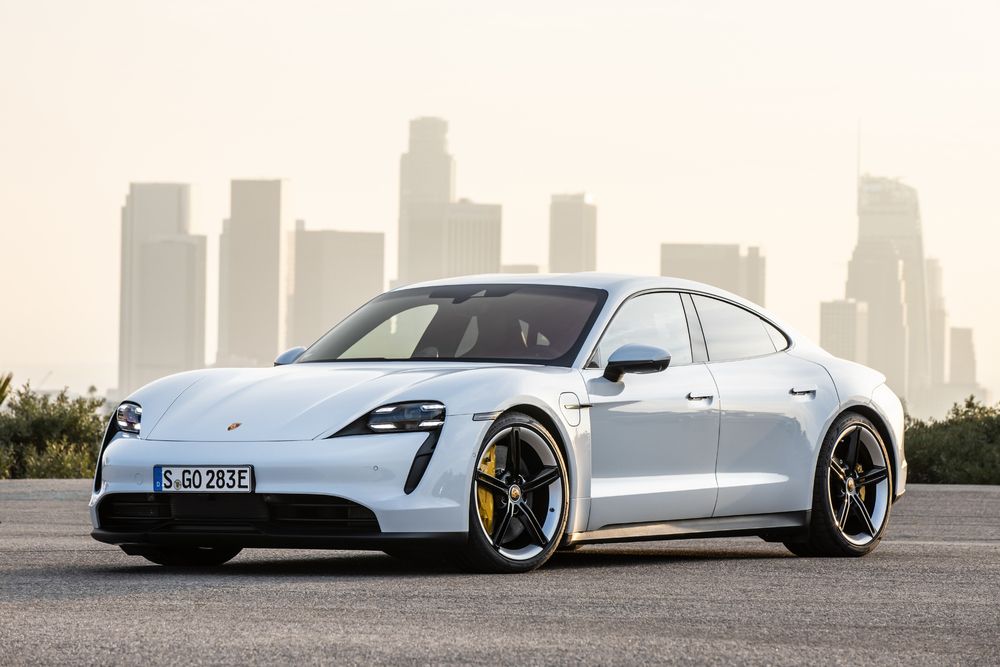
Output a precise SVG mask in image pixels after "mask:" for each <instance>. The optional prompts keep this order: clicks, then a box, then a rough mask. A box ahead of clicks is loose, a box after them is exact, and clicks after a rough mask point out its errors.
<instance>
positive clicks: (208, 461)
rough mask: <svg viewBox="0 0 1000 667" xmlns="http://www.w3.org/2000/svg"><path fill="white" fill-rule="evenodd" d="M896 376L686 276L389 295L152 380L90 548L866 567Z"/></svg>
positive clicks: (103, 485) (894, 494)
mask: <svg viewBox="0 0 1000 667" xmlns="http://www.w3.org/2000/svg"><path fill="white" fill-rule="evenodd" d="M905 483H906V460H905V457H904V452H903V409H902V406H901V404H900V401H899V400H898V398H897V397H896V396H895V394H894V393H893V392H892V391H891V390H890V389H889V387H888V386H886V384H885V377H884V376H883V375H882V374H880V373H878V372H876V371H874V370H871V369H869V368H866V367H864V366H861V365H858V364H855V363H852V362H850V361H846V360H843V359H838V358H835V357H833V356H831V355H830V354H828V353H827V352H825V351H823V350H822V349H821V348H819V347H818V346H817V345H815V344H814V343H812V342H810V341H809V340H808V339H806V338H805V337H803V336H801V335H800V334H798V333H796V332H795V331H794V330H793V329H792V327H790V326H788V325H787V324H785V323H784V322H782V321H781V320H780V319H779V318H778V317H776V316H775V315H773V314H771V313H769V312H767V311H765V310H764V309H762V308H760V307H758V306H756V305H754V304H753V303H750V302H748V301H746V300H744V299H742V298H740V297H738V296H735V295H733V294H730V293H727V292H725V291H722V290H719V289H716V288H713V287H710V286H708V285H703V284H700V283H694V282H689V281H684V280H679V279H672V278H644V277H634V276H620V275H608V274H594V273H588V274H567V275H552V276H538V275H535V276H509V275H505V276H482V277H466V278H463V279H455V280H443V281H435V282H429V283H422V284H418V285H413V286H408V287H405V288H400V289H395V290H392V291H389V292H386V293H385V294H382V295H381V296H378V297H376V298H375V299H373V300H372V301H370V302H368V303H367V304H365V305H364V306H362V307H361V308H359V309H358V310H357V311H355V312H354V313H353V314H351V315H350V316H348V317H347V318H346V319H344V321H342V322H341V323H340V324H338V325H336V326H335V327H334V328H333V329H331V330H330V331H329V332H328V333H327V334H326V335H324V336H323V337H322V338H320V339H319V340H318V341H316V342H315V343H314V344H313V345H312V346H311V347H309V348H308V349H306V348H295V349H292V350H289V351H288V352H286V353H284V354H282V355H281V356H279V357H278V359H277V360H276V361H275V365H274V367H269V368H213V369H206V370H199V371H192V372H188V373H181V374H178V375H172V376H169V377H165V378H163V379H160V380H157V381H156V382H153V383H151V384H149V385H147V386H145V387H143V388H142V389H139V390H138V391H136V392H135V393H134V394H132V395H131V396H129V397H128V399H127V400H125V401H124V402H123V403H121V405H120V406H118V407H117V409H116V410H115V412H114V414H113V415H112V416H111V419H110V422H109V424H108V427H107V432H106V435H105V437H104V440H103V443H102V447H101V452H100V456H99V459H98V465H97V471H96V475H95V479H94V488H93V495H92V497H91V500H90V512H91V519H92V522H93V527H94V530H93V537H94V538H96V539H98V540H100V541H102V542H107V543H111V544H117V545H120V546H121V548H122V549H123V550H124V551H125V552H126V553H128V554H133V555H139V556H144V557H146V558H147V559H149V560H151V561H153V562H155V563H159V564H163V565H174V566H183V565H202V566H208V565H218V564H222V563H224V562H226V561H227V560H229V559H231V558H232V557H234V556H235V555H236V554H237V553H238V552H239V551H240V550H241V549H245V548H255V547H259V548H325V549H375V550H382V551H386V552H388V553H390V554H393V555H399V556H403V557H408V556H409V557H421V556H424V557H426V556H433V557H447V558H448V559H449V560H450V561H451V562H455V563H458V564H459V565H461V566H463V567H465V568H469V569H473V570H477V571H487V572H522V571H527V570H531V569H533V568H536V567H538V566H540V565H542V564H543V563H545V562H546V560H548V559H549V557H550V556H552V554H553V553H554V552H555V551H557V550H559V549H567V548H573V547H574V546H576V545H584V544H589V543H597V542H617V541H631V540H661V539H672V538H682V537H707V536H731V535H756V536H760V537H762V538H763V539H765V540H768V541H777V542H783V543H784V544H785V545H786V546H787V547H788V549H790V550H791V551H792V552H793V553H795V554H797V555H803V556H828V557H834V556H862V555H864V554H866V553H868V552H870V551H871V550H872V549H874V548H875V547H876V545H877V544H878V543H879V540H880V539H881V537H882V536H883V534H884V533H885V530H886V527H887V525H888V521H889V514H890V511H891V509H892V505H893V503H894V502H895V501H896V500H897V499H898V498H899V497H900V496H901V495H902V494H903V492H904V490H905Z"/></svg>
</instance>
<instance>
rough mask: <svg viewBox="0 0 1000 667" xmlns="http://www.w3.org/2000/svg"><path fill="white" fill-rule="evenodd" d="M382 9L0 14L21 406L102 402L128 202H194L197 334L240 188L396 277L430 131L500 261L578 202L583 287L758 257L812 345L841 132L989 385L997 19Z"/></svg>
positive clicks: (13, 361) (832, 221) (4, 346)
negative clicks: (67, 400)
mask: <svg viewBox="0 0 1000 667" xmlns="http://www.w3.org/2000/svg"><path fill="white" fill-rule="evenodd" d="M393 11H395V12H396V13H397V15H398V17H399V19H400V21H399V23H398V24H394V25H393V26H388V25H386V24H385V22H384V21H383V20H382V19H381V18H380V17H379V16H377V15H376V12H374V10H373V9H369V8H358V10H357V11H356V12H353V13H351V14H347V13H345V12H338V11H336V10H334V9H328V8H325V7H318V6H317V7H308V8H305V7H303V8H300V9H299V10H297V11H296V12H294V14H295V16H291V15H288V16H285V15H284V13H282V12H277V11H267V10H266V8H264V7H263V6H253V7H247V8H246V9H245V11H241V12H232V11H228V10H226V9H225V8H223V7H221V6H201V7H199V8H198V9H197V11H195V10H194V6H193V5H185V4H183V3H176V4H172V5H170V6H169V7H168V6H165V5H164V6H152V5H148V4H143V3H139V4H134V5H129V6H128V7H124V6H123V5H120V4H113V3H95V4H93V5H91V6H89V7H87V8H83V7H77V6H74V5H72V4H67V5H66V6H65V7H63V9H62V10H61V11H60V12H57V13H55V14H53V13H52V12H46V11H43V10H42V8H40V7H36V6H33V5H30V4H24V5H18V6H15V5H11V4H5V5H4V6H3V8H2V9H0V12H2V13H3V14H2V18H3V21H0V31H2V33H3V34H2V37H3V39H0V51H2V55H3V56H4V57H5V60H6V61H7V62H21V63H24V66H23V67H17V68H5V69H4V71H3V72H2V73H0V78H2V83H3V84H4V86H3V90H5V95H6V96H9V97H8V99H10V100H16V103H11V104H6V105H3V106H2V110H0V114H2V121H3V122H2V123H0V133H2V135H3V136H2V143H3V146H4V151H3V155H2V157H0V171H2V174H0V175H2V178H0V202H2V209H0V211H2V215H3V223H2V224H0V260H2V262H3V264H4V266H5V267H7V269H8V271H9V272H10V273H11V274H13V275H23V276H30V277H31V281H30V289H28V288H24V289H22V288H13V289H7V290H5V291H4V293H3V295H2V296H0V298H2V299H3V301H2V305H3V306H4V310H5V311H8V312H14V313H16V314H17V315H18V316H19V317H20V319H21V320H23V321H24V322H25V324H24V326H21V327H16V328H8V330H6V331H4V332H3V333H0V362H2V363H3V364H4V365H5V366H6V367H9V368H11V369H12V370H14V371H15V372H16V373H17V377H19V378H21V379H26V378H32V379H33V380H35V382H36V384H40V385H41V386H42V387H58V386H61V385H62V384H64V383H67V382H68V383H69V384H71V385H72V386H74V387H75V388H81V389H82V388H85V387H86V385H87V384H90V383H94V384H97V385H98V386H100V387H108V386H111V385H112V384H114V383H115V382H116V380H115V375H116V373H115V365H116V359H117V338H118V337H117V329H116V326H117V325H116V320H117V308H118V305H117V303H116V301H117V299H116V298H115V295H116V294H117V291H118V272H119V269H120V256H119V246H118V244H117V243H115V242H111V243H109V242H108V239H113V238H114V237H115V236H116V234H117V231H116V228H117V226H118V224H119V222H118V210H119V209H120V207H121V205H122V201H123V197H124V194H125V190H126V189H127V184H128V183H129V182H132V181H135V182H183V183H188V184H190V186H191V213H192V215H191V220H192V227H193V228H192V233H193V234H195V235H202V236H206V237H207V239H208V241H207V245H208V248H207V256H208V272H207V274H208V277H207V281H208V287H207V297H206V301H207V304H206V307H207V310H208V312H210V313H211V312H215V309H216V308H217V300H218V285H217V284H216V282H217V277H216V276H217V275H218V272H217V267H216V264H217V262H218V233H219V229H220V227H221V221H222V219H223V218H225V217H226V216H227V215H228V205H229V202H228V182H229V180H230V179H232V178H237V179H238V178H259V177H264V178H278V177H282V178H286V179H287V182H288V183H289V184H290V186H291V192H290V196H291V201H292V202H293V211H292V213H293V216H294V217H295V218H302V219H305V220H307V221H308V222H309V225H310V228H311V229H325V228H330V229H338V230H345V231H349V230H350V231H368V232H381V233H384V234H385V235H386V237H385V239H386V266H394V265H395V254H396V246H397V240H396V224H397V216H398V201H397V200H396V196H397V192H398V186H399V184H398V180H397V177H398V173H397V166H396V165H397V161H398V159H399V155H400V152H401V151H402V149H403V147H405V146H406V142H407V137H406V133H407V127H406V121H407V119H409V118H413V117H417V116H420V115H421V114H429V115H440V116H444V117H447V118H448V120H449V121H450V122H451V125H452V132H451V136H450V138H449V150H450V151H451V152H452V153H454V154H455V155H457V156H459V158H460V161H461V170H460V173H459V174H458V176H457V179H456V191H457V193H458V194H460V195H462V196H466V197H468V198H469V199H470V200H472V201H474V202H490V203H499V204H502V206H503V219H502V222H503V236H502V239H501V243H502V246H503V247H502V252H501V255H502V258H503V261H504V263H511V264H534V265H544V264H547V261H546V257H547V247H546V242H545V240H544V239H543V238H541V239H539V238H537V235H538V233H539V232H541V233H542V234H544V231H543V230H544V229H545V224H546V222H547V217H548V210H547V209H548V206H549V203H550V199H551V196H552V194H554V193H566V192H570V193H572V192H581V191H585V190H586V191H590V192H592V193H594V195H595V197H596V200H597V201H598V203H599V205H600V225H601V230H602V232H603V233H602V234H601V235H600V238H599V240H598V247H597V263H598V267H599V268H601V269H605V270H609V271H633V272H639V273H648V274H655V273H657V272H658V261H659V257H658V253H659V247H658V246H659V243H716V242H726V243H739V244H741V245H743V246H746V245H751V244H752V245H757V246H760V247H761V248H763V249H764V251H765V253H766V255H767V259H768V290H767V306H768V307H769V308H770V309H771V310H773V311H775V312H777V313H780V314H781V315H782V316H783V317H786V318H787V319H788V320H789V321H790V322H791V323H792V324H793V325H794V326H796V327H797V328H798V329H800V330H802V331H803V332H804V333H806V334H807V335H809V336H810V337H812V338H814V339H816V338H818V334H819V317H818V312H817V307H816V304H817V303H818V302H820V301H826V300H830V299H835V298H839V297H841V296H842V295H843V286H844V282H845V280H846V272H847V266H846V261H845V260H846V258H848V257H849V256H850V254H851V252H852V249H853V247H854V245H855V242H856V218H855V208H856V182H855V176H856V168H857V155H856V153H857V148H856V147H857V124H858V118H859V117H860V118H862V119H863V127H862V144H863V145H862V156H861V160H860V163H861V169H862V171H870V172H871V173H876V174H884V175H888V176H899V175H902V176H904V177H905V178H904V181H905V182H906V183H908V184H910V185H913V186H915V187H917V188H918V189H919V190H920V194H921V216H922V220H923V227H924V229H923V232H924V243H925V246H926V247H927V249H928V252H929V253H930V254H932V255H933V256H935V257H937V258H938V259H939V260H940V262H941V267H942V269H943V274H944V296H945V298H946V301H947V310H948V321H949V323H950V324H951V325H953V326H956V327H964V326H968V327H972V328H973V329H974V331H975V337H976V338H975V340H976V342H977V343H978V349H977V350H976V354H977V357H978V361H979V366H980V374H981V381H982V382H983V383H984V384H986V385H987V386H989V387H993V388H995V387H997V386H1000V350H997V349H996V346H993V345H991V344H988V342H989V341H992V340H995V339H997V338H1000V316H998V315H996V314H995V313H994V312H992V309H990V308H984V307H983V305H982V299H983V298H984V296H985V295H986V290H987V287H986V286H988V285H990V284H991V283H992V281H993V280H994V278H995V275H996V269H995V266H994V264H993V262H992V261H991V253H992V249H993V248H995V247H996V246H997V245H998V243H1000V238H998V235H1000V234H998V231H997V230H998V225H996V220H998V219H1000V202H998V201H997V200H996V198H995V197H994V196H993V195H992V186H991V183H992V180H993V178H994V176H993V175H994V174H995V173H996V172H997V169H996V167H997V161H996V160H997V155H998V152H997V150H996V147H997V146H998V145H1000V142H998V140H1000V136H998V134H1000V133H998V132H997V128H996V124H995V123H994V122H993V119H994V118H995V117H996V116H997V113H998V112H1000V105H998V101H1000V95H998V94H997V91H998V81H997V79H996V77H995V75H994V73H993V71H992V67H991V66H988V63H989V62H993V61H995V60H996V58H997V56H998V45H997V44H996V42H995V40H993V39H992V36H991V35H990V34H989V30H988V28H987V27H988V26H990V25H992V24H993V23H994V21H993V20H991V19H989V16H991V15H992V16H994V17H995V16H996V13H995V12H996V8H992V9H989V10H987V13H986V14H984V13H983V12H982V11H981V10H975V11H971V10H969V9H968V8H964V9H963V8H958V9H955V10H953V11H951V12H949V13H948V16H949V21H948V22H945V23H942V21H941V20H940V12H939V11H938V10H935V9H934V8H933V7H928V6H919V7H914V6H912V5H911V4H908V3H907V4H903V3H887V4H886V5H882V6H879V7H869V6H866V5H861V4H851V3H848V5H842V6H840V7H838V10H837V11H836V12H831V13H830V16H828V17H827V19H828V20H827V21H825V22H824V24H823V26H822V27H820V26H818V25H816V24H815V23H814V22H810V21H805V20H803V22H802V24H801V29H800V30H797V31H787V30H782V29H781V27H780V25H779V24H777V23H770V22H767V21H760V20H759V18H760V16H759V11H758V10H757V9H755V8H750V7H744V6H741V5H738V4H729V5H727V6H726V7H725V8H720V9H711V8H707V7H704V8H703V7H697V8H696V7H689V8H683V9H682V8H679V7H668V6H663V7H658V6H653V5H643V4H637V5H633V6H630V7H615V8H614V9H611V8H610V7H609V8H606V9H602V8H601V7H594V6H589V7H588V8H587V9H586V11H584V12H583V14H581V13H580V10H579V7H574V8H573V11H570V8H569V7H568V6H567V5H566V4H559V3H556V4H553V5H547V6H545V7H534V8H532V11H531V15H532V16H533V17H534V19H533V21H532V22H531V23H530V24H525V23H523V22H519V21H515V20H513V19H512V16H514V15H516V14H517V11H514V12H513V14H511V13H510V8H509V7H504V8H498V7H495V8H480V7H458V6H448V7H446V6H444V5H437V6H434V7H432V6H423V7H421V8H419V9H418V8H414V7H406V6H394V8H393ZM861 11H863V12H864V14H865V17H866V20H865V21H862V22H859V21H857V20H855V18H854V15H855V14H856V13H857V12H861ZM781 12H782V13H783V15H785V16H786V17H787V18H788V20H791V21H795V20H798V19H805V18H806V17H805V16H804V10H803V9H801V8H799V7H797V6H795V5H794V4H786V5H784V6H783V7H782V8H781ZM584 14H585V15H586V18H583V15H584ZM567 15H573V16H576V17H577V18H576V19H573V20H570V21H566V20H565V18H566V16H567ZM903 19H905V25H906V29H905V30H895V29H893V30H889V29H887V28H888V27H889V26H898V25H899V21H900V20H903ZM152 26H155V27H156V29H155V30H149V29H146V28H150V27H152ZM375 26H378V29H375ZM403 26H405V30H404V29H403ZM751 26H752V29H749V27H751ZM369 28H371V29H369ZM274 34H282V35H286V36H287V37H288V39H287V40H286V42H283V44H284V46H283V48H282V49H281V53H280V57H278V58H274V57H272V56H269V55H267V54H265V53H263V52H261V50H260V49H259V45H260V44H261V43H264V42H265V41H266V40H267V39H268V36H269V35H270V36H273V35H274ZM929 34H933V35H934V36H935V39H934V41H933V43H934V44H935V48H933V49H928V48H927V44H928V41H927V39H926V37H927V35H929ZM361 35H364V39H361V37H360V36H361ZM428 35H433V36H434V39H431V40H428V39H427V36H428ZM835 35H840V37H837V38H835V37H834V36H835ZM844 35H848V36H849V37H850V40H851V43H852V44H853V46H852V48H851V49H849V50H846V51H845V49H844V48H843V36H844ZM515 43H516V44H518V45H519V46H518V49H516V50H514V51H511V50H510V49H509V48H505V46H506V47H509V45H510V44H515ZM178 44H184V45H185V48H183V49H178V48H177V45H178ZM595 45H597V47H595ZM122 50H126V51H128V52H129V53H130V57H129V59H127V60H124V61H123V60H122V59H121V58H120V53H121V52H122ZM788 52H795V53H796V54H797V57H796V58H795V59H794V60H793V61H790V60H789V59H788V58H787V53H788ZM501 53H503V54H505V55H504V56H503V58H502V64H501V61H500V60H499V55H498V54H501ZM553 53H558V54H560V55H559V58H558V59H556V60H553V59H552V54H553ZM456 54H462V56H461V57H457V56H456ZM358 58H362V59H364V60H365V61H366V62H367V63H368V66H367V69H366V70H365V72H364V76H359V75H358V69H357V67H356V66H355V65H354V63H356V62H357V60H358ZM622 72H630V73H631V76H630V77H627V78H623V77H622V76H621V73H622ZM637 80H641V81H644V82H645V84H644V85H643V86H635V85H632V84H629V83H628V81H633V82H634V81H637ZM706 82H710V85H706ZM265 90H266V91H268V92H267V94H266V95H265V94H262V91H265ZM529 101H530V103H528V102H529ZM66 108H72V109H74V113H73V114H60V113H56V110H59V109H66ZM625 110H628V111H627V115H626V113H625ZM43 239H44V240H45V241H47V242H48V243H46V246H45V248H44V251H43V250H42V248H41V246H40V241H41V240H43ZM647 239H648V240H649V242H647ZM212 320H213V318H212V317H211V316H209V321H208V329H209V330H208V331H207V332H206V336H207V348H208V349H207V351H206V356H207V357H208V358H209V359H212V358H214V356H215V347H216V346H217V344H218V342H217V341H218V333H217V331H216V328H217V325H216V323H215V322H214V321H212ZM67 330H72V331H73V332H74V335H73V336H72V337H69V339H67V338H66V337H65V336H63V335H62V332H64V331H67ZM49 371H53V374H52V375H51V376H49V377H48V378H46V375H47V374H48V372H49ZM994 393H996V392H994Z"/></svg>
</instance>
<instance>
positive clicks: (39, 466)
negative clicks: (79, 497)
mask: <svg viewBox="0 0 1000 667" xmlns="http://www.w3.org/2000/svg"><path fill="white" fill-rule="evenodd" d="M97 450H98V446H97V445H89V444H88V445H80V444H74V443H71V442H67V441H66V440H57V441H55V442H50V443H48V444H46V446H45V448H44V449H42V450H41V451H39V452H29V453H28V454H27V456H25V457H24V476H25V477H29V478H31V477H56V478H77V477H90V476H91V475H92V474H93V473H94V465H95V464H96V463H97Z"/></svg>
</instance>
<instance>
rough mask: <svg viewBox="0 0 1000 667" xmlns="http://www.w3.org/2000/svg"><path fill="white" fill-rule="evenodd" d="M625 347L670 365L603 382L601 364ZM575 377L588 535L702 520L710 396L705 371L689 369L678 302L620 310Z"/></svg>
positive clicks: (710, 461)
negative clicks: (586, 403)
mask: <svg viewBox="0 0 1000 667" xmlns="http://www.w3.org/2000/svg"><path fill="white" fill-rule="evenodd" d="M631 343H638V344H644V345H654V346H656V347H660V348H663V349H665V350H667V351H668V352H669V353H670V355H671V362H670V366H669V367H668V368H667V369H666V370H665V371H662V372H659V373H650V374H626V375H625V376H624V377H622V379H621V380H620V381H618V382H611V381H610V380H607V379H605V378H604V377H603V368H604V365H605V363H606V362H607V358H608V356H610V354H611V353H613V352H614V351H615V350H617V349H618V348H620V347H621V346H623V345H627V344H631ZM583 374H584V378H585V380H586V382H587V390H588V392H589V400H590V403H591V405H592V407H591V409H590V422H591V433H592V447H591V493H590V495H591V510H590V520H589V522H588V529H589V530H597V529H599V528H603V527H606V526H612V525H619V524H627V523H645V522H655V521H667V520H671V519H691V518H699V517H709V516H711V515H712V510H713V509H714V507H715V500H716V493H717V485H716V481H715V462H716V455H717V452H718V438H719V400H718V392H717V390H716V387H715V382H714V380H713V378H712V375H711V373H710V372H709V371H708V369H707V368H706V367H705V364H703V363H700V362H698V363H692V355H691V341H690V338H689V336H688V326H687V320H686V317H685V313H684V308H683V306H682V305H681V299H680V295H679V294H677V293H673V292H654V293H647V294H641V295H638V296H635V297H632V298H631V299H629V300H628V301H627V302H625V304H624V305H623V306H622V307H621V309H619V311H618V313H617V314H616V315H615V318H614V319H613V320H612V322H611V324H610V325H609V327H608V330H607V331H606V332H605V334H604V336H603V337H602V339H601V342H600V344H599V345H598V347H597V350H596V351H595V354H594V357H593V358H592V360H591V363H590V364H588V368H587V369H585V370H584V371H583Z"/></svg>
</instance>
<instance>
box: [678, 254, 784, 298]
mask: <svg viewBox="0 0 1000 667" xmlns="http://www.w3.org/2000/svg"><path fill="white" fill-rule="evenodd" d="M765 269H766V264H765V259H764V256H763V255H762V254H761V253H760V249H759V248H757V247H754V246H751V247H749V248H747V251H746V253H744V254H741V253H740V246H738V245H735V244H732V245H730V244H722V243H664V244H663V245H662V246H660V275H663V276H673V277H675V278H684V279H687V280H696V281H698V282H702V283H706V284H709V285H713V286H715V287H720V288H722V289H724V290H728V291H730V292H732V293H733V294H738V295H739V296H742V297H743V298H745V299H748V300H749V301H753V302H754V303H756V304H758V305H761V306H763V305H764V289H765Z"/></svg>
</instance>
